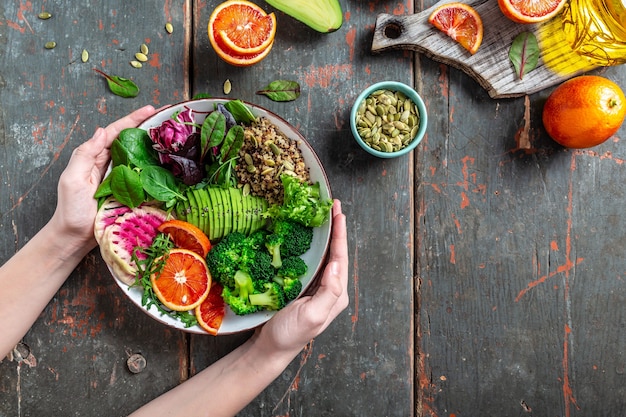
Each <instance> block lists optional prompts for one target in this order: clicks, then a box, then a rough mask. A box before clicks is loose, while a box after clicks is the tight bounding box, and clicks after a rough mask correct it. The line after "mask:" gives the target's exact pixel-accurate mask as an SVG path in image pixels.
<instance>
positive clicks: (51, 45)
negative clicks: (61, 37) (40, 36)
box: [44, 41, 57, 49]
mask: <svg viewBox="0 0 626 417" xmlns="http://www.w3.org/2000/svg"><path fill="white" fill-rule="evenodd" d="M56 46H57V43H56V42H54V41H50V42H46V44H45V45H44V48H46V49H54V48H56Z"/></svg>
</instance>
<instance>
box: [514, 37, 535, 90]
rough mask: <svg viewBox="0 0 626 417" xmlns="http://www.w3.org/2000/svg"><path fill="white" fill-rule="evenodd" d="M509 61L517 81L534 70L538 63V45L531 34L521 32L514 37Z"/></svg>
mask: <svg viewBox="0 0 626 417" xmlns="http://www.w3.org/2000/svg"><path fill="white" fill-rule="evenodd" d="M509 59H510V60H511V63H512V64H513V67H515V73H516V74H517V76H518V77H519V79H520V80H521V79H523V78H524V75H526V74H528V73H529V72H530V71H532V70H533V69H535V67H536V66H537V63H538V62H539V44H538V43H537V38H536V37H535V35H534V34H532V33H531V32H522V33H520V34H519V35H517V36H516V37H515V39H514V40H513V43H512V44H511V48H510V49H509Z"/></svg>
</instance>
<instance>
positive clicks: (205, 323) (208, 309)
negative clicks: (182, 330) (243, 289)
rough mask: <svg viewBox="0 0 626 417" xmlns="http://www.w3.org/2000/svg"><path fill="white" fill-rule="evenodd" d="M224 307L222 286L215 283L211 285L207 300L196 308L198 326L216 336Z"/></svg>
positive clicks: (222, 317) (224, 311) (224, 310)
mask: <svg viewBox="0 0 626 417" xmlns="http://www.w3.org/2000/svg"><path fill="white" fill-rule="evenodd" d="M225 313H226V306H225V304H224V299H223V298H222V286H221V285H220V284H218V283H217V282H214V283H213V284H212V285H211V290H210V291H209V295H208V296H207V298H206V299H205V300H204V301H203V302H202V303H201V304H200V305H199V306H197V307H196V310H195V314H196V319H197V320H198V324H199V325H200V327H202V328H203V329H204V330H206V331H207V332H209V333H210V334H212V335H216V334H217V332H218V331H219V329H220V326H221V325H222V320H223V319H224V314H225Z"/></svg>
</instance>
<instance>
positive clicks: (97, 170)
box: [50, 106, 155, 250]
mask: <svg viewBox="0 0 626 417" xmlns="http://www.w3.org/2000/svg"><path fill="white" fill-rule="evenodd" d="M154 113H155V109H154V107H152V106H145V107H142V108H141V109H139V110H136V111H134V112H133V113H131V114H129V115H127V116H126V117H123V118H121V119H119V120H117V121H115V122H113V123H111V124H110V125H108V126H107V127H106V128H101V127H99V128H97V129H96V131H95V133H94V135H93V137H92V138H91V139H89V140H88V141H86V142H84V143H83V144H81V145H80V146H79V147H77V148H76V149H74V151H73V152H72V156H71V158H70V160H69V162H68V164H67V167H66V168H65V170H64V171H63V173H62V174H61V176H60V178H59V184H58V197H57V207H56V210H55V212H54V215H53V216H52V219H51V221H50V223H51V224H53V225H55V226H56V227H58V228H59V231H60V232H59V233H60V235H61V236H65V237H70V238H76V239H77V240H76V243H77V244H79V245H84V247H85V249H86V250H91V249H93V248H94V247H95V245H96V241H95V238H94V234H93V222H94V219H95V216H96V212H97V209H98V204H97V201H96V200H95V199H94V198H93V196H94V194H95V192H96V190H97V189H98V186H99V185H100V182H101V181H102V179H103V178H104V174H105V173H106V170H107V167H108V165H109V160H110V150H109V149H110V147H111V143H112V142H113V140H114V139H115V138H117V136H118V135H119V133H120V132H121V131H122V130H124V129H126V128H130V127H136V126H138V125H139V124H140V123H141V122H142V121H144V120H145V119H146V118H148V117H150V116H151V115H153V114H154Z"/></svg>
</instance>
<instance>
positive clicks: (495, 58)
mask: <svg viewBox="0 0 626 417" xmlns="http://www.w3.org/2000/svg"><path fill="white" fill-rule="evenodd" d="M461 1H463V2H464V3H467V4H469V5H471V6H472V7H473V8H474V9H476V11H477V12H478V14H479V15H480V17H481V19H482V21H483V26H484V34H483V42H482V44H481V46H480V48H479V49H478V51H477V52H476V53H475V54H474V55H472V54H470V53H469V52H468V51H466V50H465V49H463V47H461V46H460V45H459V44H457V43H456V42H455V41H454V40H452V39H451V38H449V37H448V36H447V35H446V34H445V33H443V32H441V31H440V30H439V29H437V28H435V27H434V26H432V25H431V24H430V23H428V17H429V16H430V14H431V13H432V11H433V10H434V9H435V8H436V7H438V6H439V5H441V4H444V3H450V2H451V1H450V0H443V1H440V2H439V3H437V4H435V5H434V6H433V7H431V8H429V9H427V10H424V11H423V12H421V13H416V14H412V15H405V16H397V15H390V14H380V15H378V17H377V18H376V26H375V29H374V38H373V41H372V52H377V53H378V52H383V51H385V50H389V49H410V50H413V51H417V52H420V53H422V54H424V55H426V56H428V57H429V58H431V59H433V60H435V61H438V62H442V63H444V64H447V65H450V66H453V67H455V68H458V69H460V70H462V71H464V72H465V73H467V74H468V75H470V76H471V77H472V78H474V79H475V80H476V81H478V83H480V85H481V86H483V88H485V90H487V92H488V93H489V96H490V97H492V98H507V97H518V96H522V95H525V94H532V93H534V92H537V91H540V90H542V89H544V88H547V87H550V86H552V85H555V84H558V83H561V82H563V81H565V80H567V79H568V78H571V77H573V76H575V75H579V74H582V73H584V72H586V71H589V70H591V69H593V68H595V67H594V66H592V65H590V64H589V63H588V62H587V61H585V60H584V59H583V58H581V57H579V56H578V55H577V54H576V53H575V52H573V51H572V50H571V48H570V46H569V44H568V43H567V41H566V40H565V38H564V37H563V33H562V30H561V21H560V17H558V16H557V17H555V18H554V19H551V20H550V21H549V22H546V23H541V24H532V25H525V24H518V23H514V22H512V21H510V20H509V19H507V18H506V17H505V16H504V15H503V14H502V12H501V11H500V8H499V7H498V2H497V0H461ZM522 32H532V33H534V34H535V36H536V37H537V40H538V42H539V45H540V48H541V56H540V58H539V63H538V65H537V67H536V68H535V69H534V70H532V71H531V72H529V73H528V74H526V75H525V76H524V78H523V79H521V80H520V79H519V77H518V76H517V75H516V74H515V70H514V68H513V65H512V64H511V62H510V60H509V48H510V46H511V43H512V42H513V39H515V37H516V36H517V35H518V34H520V33H522Z"/></svg>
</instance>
